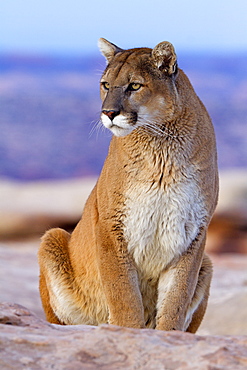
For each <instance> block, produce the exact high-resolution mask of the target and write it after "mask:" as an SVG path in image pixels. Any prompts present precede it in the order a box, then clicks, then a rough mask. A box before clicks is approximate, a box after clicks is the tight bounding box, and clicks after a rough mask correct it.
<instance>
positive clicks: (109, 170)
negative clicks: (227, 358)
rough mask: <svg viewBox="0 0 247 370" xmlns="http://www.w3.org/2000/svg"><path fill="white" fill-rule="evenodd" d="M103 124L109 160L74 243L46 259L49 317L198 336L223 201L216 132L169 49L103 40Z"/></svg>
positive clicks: (49, 245)
mask: <svg viewBox="0 0 247 370" xmlns="http://www.w3.org/2000/svg"><path fill="white" fill-rule="evenodd" d="M99 48H100V50H101V52H102V53H103V55H104V56H105V58H106V60H107V66H106V69H105V71H104V73H103V76H102V78H101V81H100V91H101V99H102V112H101V121H102V123H103V125H104V126H105V127H106V128H108V129H109V130H111V131H112V133H113V134H114V135H113V138H112V141H111V143H110V148H109V153H108V156H107V158H106V160H105V164H104V167H103V169H102V172H101V174H100V176H99V179H98V182H97V184H96V186H95V187H94V189H93V190H92V193H91V195H90V196H89V198H88V200H87V202H86V205H85V208H84V211H83V214H82V218H81V220H80V221H79V223H78V225H77V226H76V228H75V230H74V231H73V232H72V234H71V235H70V234H69V233H68V232H66V231H64V230H62V229H59V228H56V229H51V230H49V231H48V232H46V234H45V235H44V236H43V238H42V243H41V246H40V250H39V264H40V295H41V299H42V303H43V307H44V311H45V313H46V317H47V320H48V321H50V322H52V323H57V324H69V325H71V324H89V325H99V324H102V323H109V324H114V325H120V326H126V327H133V328H154V329H160V330H183V331H188V332H192V333H195V332H196V330H197V329H198V327H199V325H200V323H201V320H202V318H203V316H204V313H205V310H206V306H207V301H208V296H209V289H210V281H211V277H212V265H211V261H210V259H209V257H208V256H207V255H206V254H205V253H204V246H205V240H206V233H207V228H208V225H209V222H210V219H211V217H212V214H213V212H214V210H215V207H216V203H217V197H218V171H217V155H216V143H215V135H214V129H213V126H212V123H211V120H210V117H209V115H208V113H207V111H206V109H205V107H204V105H203V104H202V102H201V101H200V99H199V98H198V97H197V95H196V93H195V92H194V89H193V87H192V86H191V84H190V82H189V80H188V78H187V77H186V75H185V74H184V73H183V71H182V70H181V69H179V68H178V66H177V58H176V54H175V51H174V48H173V46H172V45H171V44H170V43H169V42H161V43H160V44H158V45H157V46H156V47H155V48H154V49H150V48H135V49H130V50H123V49H120V48H119V47H117V46H116V45H114V44H112V43H110V42H109V41H107V40H105V39H100V40H99Z"/></svg>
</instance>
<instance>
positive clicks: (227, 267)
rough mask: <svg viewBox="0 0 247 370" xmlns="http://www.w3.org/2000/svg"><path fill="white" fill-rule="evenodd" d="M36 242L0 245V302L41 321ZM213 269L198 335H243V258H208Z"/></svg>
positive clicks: (246, 287) (246, 277)
mask: <svg viewBox="0 0 247 370" xmlns="http://www.w3.org/2000/svg"><path fill="white" fill-rule="evenodd" d="M38 246H39V240H37V239H31V240H26V241H22V242H10V241H8V242H5V243H2V244H1V243H0V281H1V288H0V302H13V303H18V304H21V305H23V306H26V307H28V309H30V310H32V312H34V313H35V314H36V315H37V316H38V317H40V318H44V313H43V309H42V307H41V302H40V297H39V290H38V276H39V269H38V261H37V250H38ZM211 258H212V260H213V266H214V273H213V280H212V284H211V291H210V297H209V303H208V308H207V311H206V315H205V317H204V319H203V322H202V324H201V326H200V328H199V330H198V334H200V335H247V310H246V307H247V255H243V254H242V255H241V254H235V255H231V254H223V255H222V254H221V255H211Z"/></svg>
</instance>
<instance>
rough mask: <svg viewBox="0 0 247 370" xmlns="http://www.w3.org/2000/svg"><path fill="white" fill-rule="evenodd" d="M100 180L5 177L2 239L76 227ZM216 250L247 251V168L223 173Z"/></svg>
mask: <svg viewBox="0 0 247 370" xmlns="http://www.w3.org/2000/svg"><path fill="white" fill-rule="evenodd" d="M95 182H96V179H85V178H84V179H83V178H82V179H71V180H61V181H37V182H29V183H19V182H9V181H3V180H2V181H0V239H2V240H6V239H10V238H12V239H13V238H19V237H26V236H30V235H41V234H42V233H44V231H45V230H47V229H48V228H51V227H56V226H59V227H62V228H65V229H67V230H71V229H73V228H74V226H75V225H76V223H77V222H78V220H79V219H80V217H81V213H82V210H83V207H84V204H85V201H86V199H87V197H88V195H89V193H90V191H91V190H92V188H93V186H94V184H95ZM206 250H207V251H208V252H210V253H225V252H227V253H247V171H246V170H231V171H225V172H221V173H220V196H219V204H218V207H217V209H216V212H215V215H214V217H213V219H212V222H211V225H210V227H209V232H208V238H207V244H206Z"/></svg>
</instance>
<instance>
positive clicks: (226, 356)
mask: <svg viewBox="0 0 247 370" xmlns="http://www.w3.org/2000/svg"><path fill="white" fill-rule="evenodd" d="M0 351H1V359H0V367H1V369H18V370H19V369H23V368H25V369H32V370H36V369H37V370H38V369H55V370H56V369H59V370H60V369H66V370H72V369H73V370H77V369H107V370H110V369H143V370H145V369H148V370H150V369H178V370H179V369H202V370H203V369H224V370H225V369H235V370H238V369H239V370H240V369H246V367H247V337H246V336H238V337H219V336H218V337H213V336H205V337H203V336H198V335H193V334H188V333H183V332H179V331H177V332H175V331H174V332H162V331H156V330H151V329H143V330H138V329H129V328H121V327H116V326H111V325H101V326H99V327H92V326H84V325H77V326H59V325H52V324H48V323H46V322H45V321H43V320H41V319H38V318H37V317H36V316H34V315H33V314H32V313H31V312H30V311H28V310H27V309H26V308H24V307H22V306H20V305H16V304H7V303H5V304H0Z"/></svg>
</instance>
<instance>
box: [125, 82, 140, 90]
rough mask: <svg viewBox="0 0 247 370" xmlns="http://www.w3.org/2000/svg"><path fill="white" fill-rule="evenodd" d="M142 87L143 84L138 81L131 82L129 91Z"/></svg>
mask: <svg viewBox="0 0 247 370" xmlns="http://www.w3.org/2000/svg"><path fill="white" fill-rule="evenodd" d="M141 87H142V84H139V83H137V82H132V83H131V84H129V86H128V90H129V91H137V90H139V89H140V88H141Z"/></svg>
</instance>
